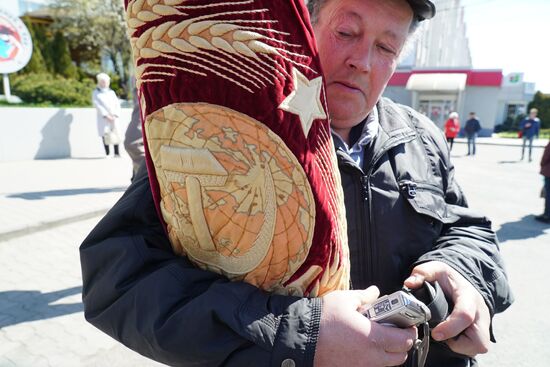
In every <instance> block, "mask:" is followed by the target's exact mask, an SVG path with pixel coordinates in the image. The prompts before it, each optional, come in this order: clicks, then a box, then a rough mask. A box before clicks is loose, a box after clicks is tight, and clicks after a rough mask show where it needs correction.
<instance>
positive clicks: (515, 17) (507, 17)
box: [440, 0, 550, 94]
mask: <svg viewBox="0 0 550 367" xmlns="http://www.w3.org/2000/svg"><path fill="white" fill-rule="evenodd" d="M444 2H445V0H443V1H440V3H441V7H442V8H443V7H444V6H445V5H444ZM462 4H463V6H464V20H465V23H466V34H467V36H468V39H469V43H470V52H471V54H472V62H473V67H474V68H476V69H502V70H503V73H504V74H505V75H506V74H508V73H510V72H523V73H525V75H524V81H526V82H533V83H535V90H540V91H542V92H544V93H549V94H550V0H462Z"/></svg>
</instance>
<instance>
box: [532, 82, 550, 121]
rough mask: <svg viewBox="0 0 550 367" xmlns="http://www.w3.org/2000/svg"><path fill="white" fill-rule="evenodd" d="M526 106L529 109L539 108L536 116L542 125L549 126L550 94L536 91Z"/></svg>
mask: <svg viewBox="0 0 550 367" xmlns="http://www.w3.org/2000/svg"><path fill="white" fill-rule="evenodd" d="M527 108H528V109H529V110H530V109H531V108H536V109H537V110H539V113H538V117H539V118H540V120H541V122H542V127H543V128H550V95H548V94H544V93H542V92H541V91H538V92H537V93H535V96H534V97H533V100H532V101H531V102H530V103H529V105H528V107H527Z"/></svg>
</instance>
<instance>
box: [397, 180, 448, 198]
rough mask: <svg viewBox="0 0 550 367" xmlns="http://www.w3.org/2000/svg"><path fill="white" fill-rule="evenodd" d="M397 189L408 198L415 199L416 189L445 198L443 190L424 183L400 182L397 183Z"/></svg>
mask: <svg viewBox="0 0 550 367" xmlns="http://www.w3.org/2000/svg"><path fill="white" fill-rule="evenodd" d="M398 184H399V188H400V189H401V190H402V191H405V193H406V194H407V195H408V196H409V197H415V196H416V189H417V188H421V189H422V190H427V191H431V192H435V193H437V194H439V195H441V196H445V193H444V192H443V190H442V189H441V188H440V187H439V186H436V185H433V184H429V183H425V182H415V181H411V180H401V181H399V183H398Z"/></svg>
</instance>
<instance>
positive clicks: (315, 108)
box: [279, 68, 327, 138]
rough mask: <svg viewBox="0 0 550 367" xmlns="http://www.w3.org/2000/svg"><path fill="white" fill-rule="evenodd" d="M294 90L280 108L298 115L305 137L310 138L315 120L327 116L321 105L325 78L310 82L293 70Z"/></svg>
mask: <svg viewBox="0 0 550 367" xmlns="http://www.w3.org/2000/svg"><path fill="white" fill-rule="evenodd" d="M292 76H293V78H294V90H293V91H292V93H290V95H289V96H288V97H286V98H285V100H284V101H283V102H282V103H281V105H280V106H279V108H280V109H281V110H283V111H287V112H290V113H293V114H295V115H298V116H299V117H300V121H301V122H302V130H303V131H304V135H305V136H306V138H307V136H308V134H309V130H310V129H311V124H312V123H313V120H315V119H325V118H327V115H326V113H325V109H324V108H323V105H322V103H321V90H322V88H323V78H322V77H318V78H315V79H313V80H308V79H307V78H306V77H305V75H303V74H302V73H300V71H299V70H297V69H295V68H293V69H292Z"/></svg>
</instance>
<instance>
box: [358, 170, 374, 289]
mask: <svg viewBox="0 0 550 367" xmlns="http://www.w3.org/2000/svg"><path fill="white" fill-rule="evenodd" d="M360 181H361V188H360V190H361V198H362V199H363V200H362V201H363V202H362V203H360V204H359V205H360V208H359V209H360V213H361V224H360V226H359V228H360V233H361V236H360V240H361V242H360V243H361V246H359V256H360V259H368V261H367V266H366V267H365V266H364V262H363V261H359V262H358V263H359V264H361V267H360V274H361V279H363V280H364V281H368V282H369V283H371V282H372V275H373V272H372V263H373V261H372V251H371V249H370V247H369V242H370V241H369V233H370V228H367V227H366V223H367V219H370V218H369V213H370V210H369V206H370V192H369V179H368V178H367V176H364V175H363V174H361V179H360Z"/></svg>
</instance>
